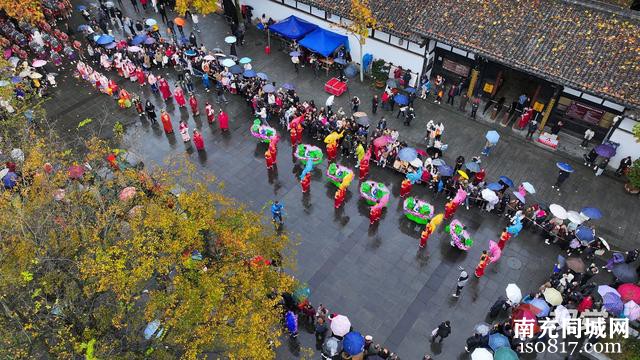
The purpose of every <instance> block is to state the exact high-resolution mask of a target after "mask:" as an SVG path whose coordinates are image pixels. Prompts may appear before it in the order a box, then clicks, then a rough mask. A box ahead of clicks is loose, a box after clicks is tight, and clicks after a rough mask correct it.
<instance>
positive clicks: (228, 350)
mask: <svg viewBox="0 0 640 360" xmlns="http://www.w3.org/2000/svg"><path fill="white" fill-rule="evenodd" d="M87 148H88V152H87V153H86V155H84V158H83V159H82V160H78V161H73V160H74V157H75V156H73V155H72V154H69V153H66V152H65V151H58V150H55V149H52V148H51V146H50V143H48V142H45V141H42V140H39V141H35V142H34V143H33V144H32V145H31V146H30V147H28V148H24V149H23V150H24V152H25V162H24V164H23V165H22V166H21V170H22V172H23V175H24V178H25V179H27V180H26V181H25V182H22V183H21V184H20V186H19V189H17V190H16V191H13V192H10V191H5V192H2V193H1V194H0V196H1V197H2V198H1V199H0V214H1V215H0V237H1V238H2V242H0V272H1V273H2V274H3V276H2V277H0V306H2V307H3V308H4V309H8V311H2V312H0V344H2V346H0V358H18V359H19V358H25V359H26V358H43V357H44V356H42V353H40V352H41V351H46V353H47V354H48V356H50V357H53V358H74V357H80V356H82V355H83V354H85V352H87V351H88V348H87V345H86V344H88V343H89V342H90V341H92V340H93V339H95V340H94V342H93V343H92V344H94V346H93V347H92V354H93V355H92V356H95V358H98V359H106V358H142V357H144V354H145V353H146V352H149V351H153V352H154V356H157V357H162V356H167V357H170V358H177V357H184V358H187V359H196V358H199V357H201V354H202V353H203V352H205V351H219V352H222V353H224V354H225V356H226V357H228V358H230V359H274V358H275V354H274V352H273V348H274V347H273V344H276V345H277V344H278V343H279V340H278V337H279V336H280V335H281V330H280V329H281V326H280V317H281V310H280V309H279V308H278V307H277V306H276V305H277V303H278V299H279V298H278V296H275V295H274V293H275V294H277V293H280V292H282V291H289V290H290V289H291V288H292V287H293V279H292V278H291V277H290V276H288V275H286V274H285V273H283V272H279V271H278V269H277V268H275V267H273V266H267V265H263V264H261V263H254V262H252V259H253V258H254V257H258V256H260V257H263V258H265V259H278V260H279V261H281V262H284V264H285V265H286V264H288V262H289V261H290V260H289V259H288V258H284V259H283V258H282V256H283V255H282V254H284V253H289V251H288V246H289V240H288V238H287V237H285V236H282V235H278V234H277V233H275V232H274V231H273V229H272V228H271V227H265V226H263V225H262V217H261V215H259V214H257V213H254V212H251V211H248V210H247V209H246V208H244V207H243V206H242V205H241V204H238V203H236V202H234V201H233V200H230V199H227V198H225V197H224V196H223V195H221V194H219V193H215V192H212V191H210V190H209V189H208V188H207V186H206V184H208V183H210V181H202V178H197V177H196V175H195V172H194V171H191V170H192V169H187V171H184V172H182V171H178V172H175V171H171V172H169V171H167V172H154V173H150V172H146V171H143V170H137V169H133V168H127V167H126V166H123V168H121V169H120V171H109V170H107V168H108V164H107V162H106V161H105V156H106V155H107V154H108V153H110V152H111V150H110V149H109V148H108V147H107V146H106V143H105V142H104V141H102V140H95V139H94V140H92V141H90V142H89V143H88V145H87ZM45 163H51V164H53V165H54V169H55V170H54V172H52V173H51V174H47V173H45V172H44V170H43V168H44V165H45ZM85 163H87V164H89V165H90V166H91V170H89V169H87V170H86V173H85V175H84V176H83V178H82V179H81V180H69V179H68V174H67V169H68V167H69V166H70V165H72V164H85ZM125 165H126V164H125ZM105 171H106V172H107V173H110V176H109V177H104V176H103V175H102V176H101V175H99V174H100V173H104V172H105ZM178 179H179V182H180V186H181V187H182V188H184V191H183V192H181V193H180V194H179V195H177V196H176V195H173V194H172V193H170V192H169V189H172V188H173V187H174V186H175V185H176V184H175V182H176V181H178ZM130 186H133V187H135V188H136V196H135V197H134V198H133V199H131V200H129V201H126V202H125V201H121V200H119V198H118V195H119V193H120V191H121V190H122V189H124V188H125V187H130ZM59 189H64V198H63V199H58V200H56V199H55V198H54V196H53V194H54V193H55V192H56V191H58V190H59ZM198 254H200V255H201V257H198V256H197V255H198ZM192 255H193V256H192ZM54 310H55V312H54ZM154 319H157V320H159V321H160V323H161V328H162V329H163V335H162V336H160V337H158V338H156V337H154V338H152V340H151V341H145V340H144V339H143V338H142V331H141V329H144V327H145V326H146V324H147V323H148V322H150V321H151V320H154ZM34 342H35V343H38V344H39V345H38V346H32V344H33V343H34ZM83 344H85V345H84V346H83ZM165 346H166V347H165Z"/></svg>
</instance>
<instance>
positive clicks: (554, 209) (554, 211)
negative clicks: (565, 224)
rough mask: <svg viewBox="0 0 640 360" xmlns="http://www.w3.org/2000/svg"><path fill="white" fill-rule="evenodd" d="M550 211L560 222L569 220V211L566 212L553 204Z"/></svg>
mask: <svg viewBox="0 0 640 360" xmlns="http://www.w3.org/2000/svg"><path fill="white" fill-rule="evenodd" d="M549 211H551V213H552V214H553V216H555V217H557V218H558V219H560V220H564V219H566V218H567V210H565V209H564V208H563V207H562V206H560V205H558V204H551V206H549Z"/></svg>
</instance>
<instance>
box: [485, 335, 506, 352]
mask: <svg viewBox="0 0 640 360" xmlns="http://www.w3.org/2000/svg"><path fill="white" fill-rule="evenodd" d="M510 346H511V345H510V344H509V338H507V337H506V336H504V335H502V334H500V333H493V334H491V335H489V347H490V348H491V349H493V351H496V350H498V349H500V348H502V347H510Z"/></svg>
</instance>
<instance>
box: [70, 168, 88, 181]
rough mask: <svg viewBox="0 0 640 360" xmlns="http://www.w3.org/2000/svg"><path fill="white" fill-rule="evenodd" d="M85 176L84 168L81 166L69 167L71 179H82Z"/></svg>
mask: <svg viewBox="0 0 640 360" xmlns="http://www.w3.org/2000/svg"><path fill="white" fill-rule="evenodd" d="M82 175H84V168H83V167H82V166H80V165H73V166H71V167H69V178H70V179H80V178H82Z"/></svg>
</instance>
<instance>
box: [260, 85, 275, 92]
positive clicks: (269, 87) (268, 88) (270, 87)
mask: <svg viewBox="0 0 640 360" xmlns="http://www.w3.org/2000/svg"><path fill="white" fill-rule="evenodd" d="M262 90H264V92H266V93H273V92H276V87H275V86H273V85H271V84H267V85H265V86H263V87H262Z"/></svg>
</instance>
